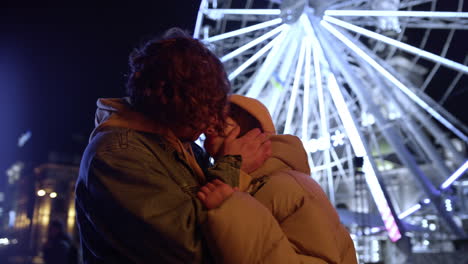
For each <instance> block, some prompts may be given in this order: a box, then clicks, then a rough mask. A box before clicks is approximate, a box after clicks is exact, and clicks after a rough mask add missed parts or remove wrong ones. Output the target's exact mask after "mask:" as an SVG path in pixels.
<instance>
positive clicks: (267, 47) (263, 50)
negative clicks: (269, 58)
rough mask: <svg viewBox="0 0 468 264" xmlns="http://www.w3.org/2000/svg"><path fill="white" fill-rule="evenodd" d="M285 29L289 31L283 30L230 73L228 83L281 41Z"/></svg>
mask: <svg viewBox="0 0 468 264" xmlns="http://www.w3.org/2000/svg"><path fill="white" fill-rule="evenodd" d="M287 29H289V27H286V28H285V30H283V31H282V33H281V34H280V35H279V36H277V37H276V38H274V39H273V40H272V41H270V42H269V43H268V44H266V45H265V46H264V47H263V48H261V49H260V50H259V51H257V52H256V53H255V54H254V55H253V56H252V57H250V58H249V59H248V60H246V61H245V62H244V63H242V64H241V65H240V66H239V67H238V68H237V69H235V70H234V71H233V72H231V73H230V74H229V76H228V79H229V81H232V80H233V79H234V78H236V76H237V75H239V74H240V73H241V72H242V71H244V70H245V69H246V68H247V67H249V66H250V64H252V63H254V62H255V61H256V60H257V59H258V58H260V57H261V56H262V55H263V54H265V53H266V52H267V51H268V50H270V49H271V48H272V47H273V45H275V44H276V42H278V41H280V40H281V39H283V38H284V35H285V33H286V31H287Z"/></svg>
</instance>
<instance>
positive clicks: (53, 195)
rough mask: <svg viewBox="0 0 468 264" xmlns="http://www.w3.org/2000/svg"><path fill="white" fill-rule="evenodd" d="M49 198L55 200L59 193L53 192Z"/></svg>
mask: <svg viewBox="0 0 468 264" xmlns="http://www.w3.org/2000/svg"><path fill="white" fill-rule="evenodd" d="M49 196H50V198H52V199H53V198H55V197H57V193H56V192H51V193H50V194H49Z"/></svg>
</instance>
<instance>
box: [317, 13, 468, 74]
mask: <svg viewBox="0 0 468 264" xmlns="http://www.w3.org/2000/svg"><path fill="white" fill-rule="evenodd" d="M323 19H324V20H325V21H327V22H330V23H333V24H335V25H338V26H340V27H343V28H346V29H348V30H351V31H354V32H356V33H359V34H362V35H364V36H367V37H369V38H373V39H375V40H379V41H382V42H384V43H387V44H390V45H393V46H395V47H397V48H400V49H402V50H405V51H408V52H410V53H413V54H416V55H418V56H421V57H424V58H426V59H429V60H432V61H434V62H436V63H440V64H443V65H445V66H447V67H449V68H452V69H454V70H457V71H462V72H464V73H468V66H465V65H463V64H461V63H458V62H455V61H452V60H449V59H446V58H444V57H441V56H438V55H436V54H433V53H430V52H427V51H425V50H422V49H419V48H416V47H413V46H411V45H408V44H406V43H403V42H400V41H397V40H394V39H392V38H389V37H386V36H384V35H381V34H378V33H375V32H372V31H370V30H367V29H364V28H362V27H358V26H355V25H352V24H350V23H347V22H344V21H342V20H339V19H336V18H333V17H329V16H324V18H323Z"/></svg>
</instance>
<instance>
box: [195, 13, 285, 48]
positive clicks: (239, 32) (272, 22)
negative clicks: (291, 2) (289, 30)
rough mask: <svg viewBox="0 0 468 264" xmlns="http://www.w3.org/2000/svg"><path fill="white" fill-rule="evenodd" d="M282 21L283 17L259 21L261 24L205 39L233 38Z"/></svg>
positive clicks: (212, 40)
mask: <svg viewBox="0 0 468 264" xmlns="http://www.w3.org/2000/svg"><path fill="white" fill-rule="evenodd" d="M281 22H282V19H281V18H275V19H272V20H269V21H267V22H263V23H259V24H256V25H253V26H248V27H245V28H241V29H238V30H234V31H231V32H227V33H224V34H220V35H216V36H212V37H209V38H207V39H204V40H205V41H207V42H215V41H219V40H222V39H226V38H232V37H235V36H239V35H242V34H246V33H249V32H252V31H256V30H259V29H263V28H267V27H271V26H274V25H278V24H280V23H281Z"/></svg>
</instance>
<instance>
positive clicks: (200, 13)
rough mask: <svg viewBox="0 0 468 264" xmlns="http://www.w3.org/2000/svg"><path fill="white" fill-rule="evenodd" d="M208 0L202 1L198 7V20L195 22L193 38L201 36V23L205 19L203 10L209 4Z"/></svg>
mask: <svg viewBox="0 0 468 264" xmlns="http://www.w3.org/2000/svg"><path fill="white" fill-rule="evenodd" d="M206 1H207V0H202V1H201V2H200V8H199V9H198V14H197V21H196V22H195V30H194V31H193V38H196V39H197V38H199V36H200V28H201V24H202V21H203V11H204V10H205V8H206V6H207V2H206Z"/></svg>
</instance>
